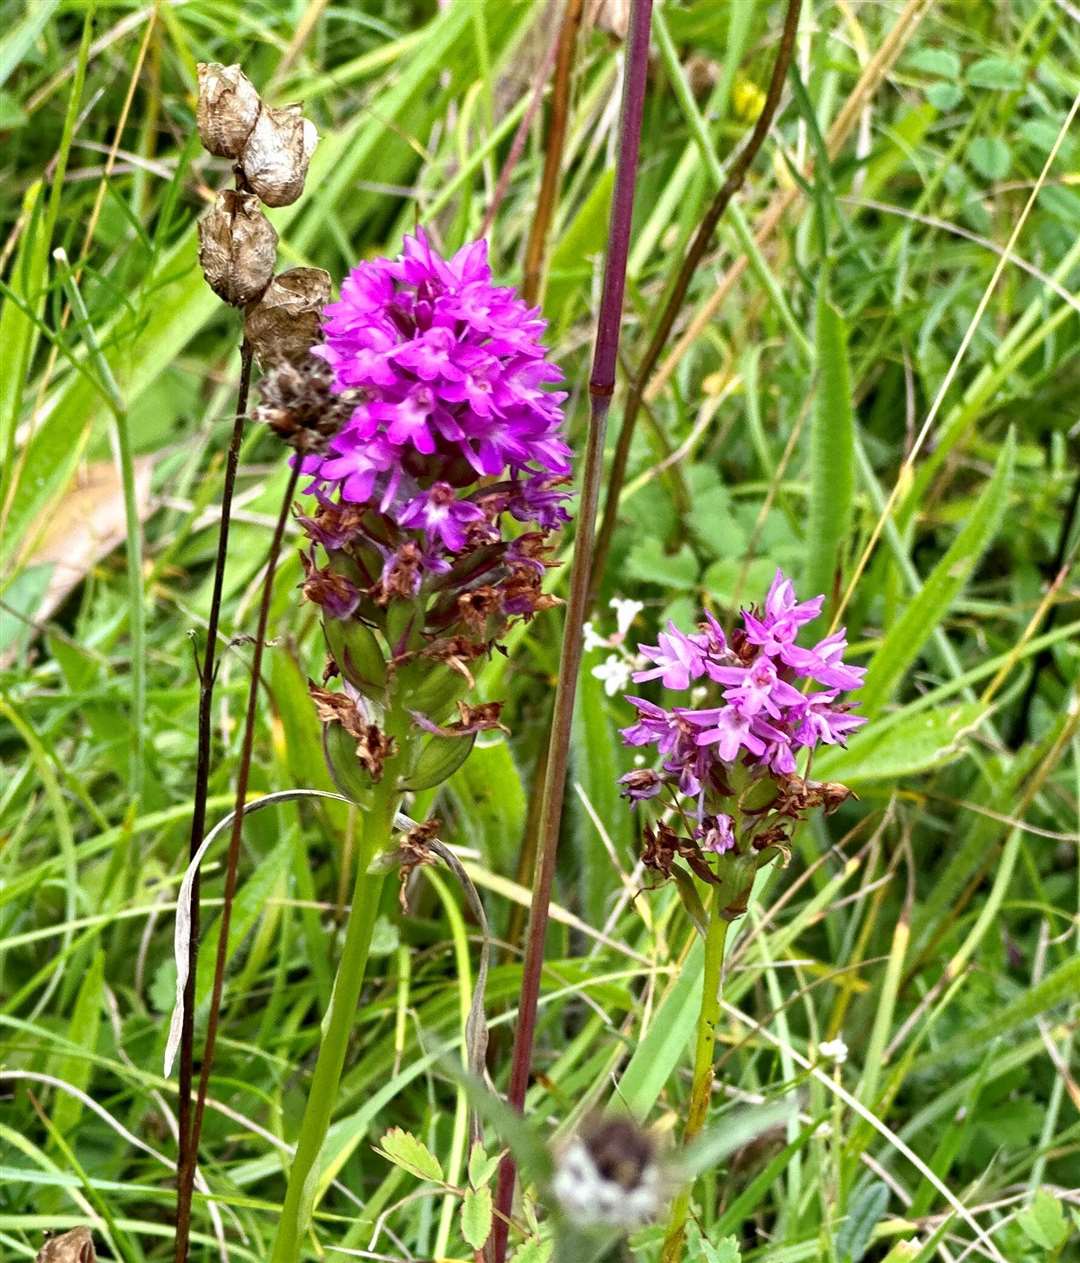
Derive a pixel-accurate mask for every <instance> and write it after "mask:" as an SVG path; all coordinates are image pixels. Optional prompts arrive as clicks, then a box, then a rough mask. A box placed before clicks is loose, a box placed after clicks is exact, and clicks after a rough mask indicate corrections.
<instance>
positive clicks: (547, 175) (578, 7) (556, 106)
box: [521, 0, 584, 306]
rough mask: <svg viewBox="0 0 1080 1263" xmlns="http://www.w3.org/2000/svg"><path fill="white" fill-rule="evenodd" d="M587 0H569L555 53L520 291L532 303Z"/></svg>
mask: <svg viewBox="0 0 1080 1263" xmlns="http://www.w3.org/2000/svg"><path fill="white" fill-rule="evenodd" d="M583 8H584V0H566V9H565V10H564V12H563V20H562V26H561V27H560V29H559V43H558V49H557V52H556V54H555V77H554V79H553V81H552V88H551V122H550V124H549V126H548V136H547V149H546V152H545V153H544V171H543V174H542V175H541V177H540V192H539V194H538V196H537V199H536V214H535V215H534V216H533V221H532V227H531V228H530V229H529V240H528V244H527V245H526V247H525V268H524V277H523V279H522V284H521V294H522V297H523V298H524V299H525V301H526V302H527V303H528V304H529V305H530V306H531V305H532V304H533V303H535V302H536V301H537V298H538V297H539V295H540V282H541V280H542V278H543V275H544V253H545V250H546V248H547V239H548V231H549V229H550V227H551V219H552V216H553V215H554V213H555V203H556V200H557V199H558V196H559V177H560V176H561V174H562V157H563V148H564V146H565V144H566V125H567V121H568V119H569V116H570V73H571V71H572V70H573V68H574V50H575V49H576V47H577V36H578V31H579V30H580V29H581V14H582V9H583Z"/></svg>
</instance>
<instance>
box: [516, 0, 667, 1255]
mask: <svg viewBox="0 0 1080 1263" xmlns="http://www.w3.org/2000/svg"><path fill="white" fill-rule="evenodd" d="M651 25H652V0H634V6H633V9H632V11H631V17H630V31H629V36H628V39H627V46H626V70H625V77H624V81H623V97H622V114H621V118H620V121H619V150H618V158H617V163H616V174H615V191H614V195H613V198H612V204H611V225H610V229H609V234H608V251H607V259H606V262H605V266H604V286H603V293H602V296H601V300H600V313H599V317H598V319H597V327H596V347H595V350H594V353H593V369H592V376H591V378H590V380H589V397H590V402H591V415H590V417H589V432H588V439H587V442H586V449H585V469H584V475H583V478H582V488H581V502H580V505H579V509H578V524H577V534H576V543H575V547H574V561H573V565H572V567H571V572H570V596H569V600H568V602H567V608H566V627H565V631H564V634H563V644H562V654H561V657H560V661H559V682H558V685H557V687H556V691H555V709H554V715H553V718H552V725H551V737H550V740H549V744H548V764H547V771H546V774H545V777H544V797H543V804H542V806H541V814H540V830H539V856H538V862H537V866H536V873H535V876H534V881H533V898H532V905H531V908H530V914H529V931H528V936H527V939H526V943H525V963H524V966H523V969H522V978H521V995H520V1000H519V1005H518V1021H517V1027H516V1029H515V1032H514V1054H513V1061H512V1064H511V1070H510V1090H509V1101H510V1105H511V1106H512V1107H513V1108H514V1109H516V1110H519V1111H520V1110H521V1108H522V1106H523V1105H524V1102H525V1090H526V1088H527V1086H528V1082H529V1072H530V1068H531V1066H532V1050H533V1040H534V1036H535V1034H536V1011H537V1004H538V1001H539V995H540V976H541V973H542V971H543V965H544V941H545V937H546V933H547V923H548V913H549V909H550V904H551V887H552V882H553V880H554V877H555V859H556V855H557V852H558V845H559V831H560V824H561V820H562V809H563V798H564V796H565V792H566V773H567V765H568V760H569V753H570V731H571V725H572V721H573V716H574V698H575V694H576V692H577V681H578V675H579V673H580V669H581V655H582V649H583V642H584V632H583V625H584V622H585V617H586V614H587V613H588V598H589V576H590V574H591V573H592V541H593V532H594V527H595V523H596V509H597V504H598V502H599V499H600V482H601V479H602V477H603V462H604V436H605V433H606V431H607V413H608V408H609V407H610V405H611V396H612V393H613V391H614V389H615V369H616V365H617V363H618V355H619V332H620V328H621V324H622V308H623V293H624V290H625V287H626V260H627V256H628V254H629V250H630V229H631V224H632V221H633V213H634V189H635V185H636V183H637V168H638V152H639V150H640V147H641V118H642V112H643V109H644V105H645V88H646V81H647V77H648V65H649V31H650V28H651ZM514 1181H515V1168H514V1163H513V1160H512V1159H511V1158H509V1157H508V1158H506V1159H504V1161H503V1164H502V1166H501V1167H500V1169H499V1185H498V1192H497V1196H496V1209H497V1212H498V1213H497V1215H496V1218H495V1230H494V1235H493V1251H492V1253H493V1257H494V1259H495V1263H504V1260H505V1258H506V1246H507V1238H508V1229H509V1216H510V1210H511V1207H512V1205H513V1200H514Z"/></svg>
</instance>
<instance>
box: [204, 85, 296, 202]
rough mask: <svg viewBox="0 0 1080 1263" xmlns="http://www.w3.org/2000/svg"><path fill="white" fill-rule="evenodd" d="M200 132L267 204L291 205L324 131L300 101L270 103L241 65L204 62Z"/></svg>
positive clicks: (214, 150)
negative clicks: (320, 131)
mask: <svg viewBox="0 0 1080 1263" xmlns="http://www.w3.org/2000/svg"><path fill="white" fill-rule="evenodd" d="M198 73H199V105H198V112H197V115H196V118H197V122H198V125H199V138H200V140H201V141H202V143H203V146H204V147H205V148H206V149H207V150H209V152H210V153H212V154H215V155H217V157H219V158H233V159H235V161H236V164H237V166H238V167H239V169H240V171H241V172H242V174H243V183H244V184H245V185H246V186H247V188H249V189H250V190H251V192H252V193H254V194H255V195H256V196H257V197H258V198H259V200H260V201H261V202H264V203H265V204H266V205H267V206H289V205H291V204H292V203H293V202H295V201H296V199H297V198H298V197H299V196H300V194H301V193H302V192H303V191H304V179H305V177H306V176H307V169H308V163H309V162H310V161H311V155H312V154H313V153H314V152H315V145H316V143H317V142H318V139H319V136H318V133H317V132H316V131H315V125H314V124H313V123H312V122H310V121H309V120H308V119H306V118H304V116H303V113H302V111H301V107H300V106H299V105H286V106H283V107H282V108H281V109H273V108H272V107H271V106H269V105H265V104H264V103H263V101H262V99H261V98H260V97H259V94H258V92H256V90H255V87H254V85H253V84H252V82H251V80H250V79H249V78H248V77H247V75H245V74H244V72H243V71H242V70H241V69H240V67H239V66H221V65H218V63H217V62H200V63H199V67H198Z"/></svg>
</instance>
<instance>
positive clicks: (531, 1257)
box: [510, 1241, 555, 1263]
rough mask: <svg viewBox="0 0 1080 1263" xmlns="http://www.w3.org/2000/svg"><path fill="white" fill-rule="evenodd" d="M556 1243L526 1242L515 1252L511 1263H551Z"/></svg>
mask: <svg viewBox="0 0 1080 1263" xmlns="http://www.w3.org/2000/svg"><path fill="white" fill-rule="evenodd" d="M554 1250H555V1243H554V1241H526V1242H525V1244H524V1245H523V1246H521V1247H520V1249H518V1250H516V1251H515V1252H514V1256H513V1258H512V1259H511V1260H510V1263H550V1260H551V1256H552V1253H553V1252H554Z"/></svg>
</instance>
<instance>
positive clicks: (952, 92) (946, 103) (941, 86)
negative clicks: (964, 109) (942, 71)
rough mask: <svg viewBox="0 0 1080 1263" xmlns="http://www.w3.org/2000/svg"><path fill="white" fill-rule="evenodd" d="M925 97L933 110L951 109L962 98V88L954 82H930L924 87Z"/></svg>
mask: <svg viewBox="0 0 1080 1263" xmlns="http://www.w3.org/2000/svg"><path fill="white" fill-rule="evenodd" d="M926 99H927V100H928V101H929V102H930V104H931V105H932V106H933V107H934V109H935V110H942V111H945V110H952V109H955V108H956V107H957V106H958V105H959V104H960V102H961V101H962V100H963V99H964V90H963V88H961V87H960V86H959V85H958V84H955V83H932V84H931V85H930V86H929V87H928V88H927V89H926Z"/></svg>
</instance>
